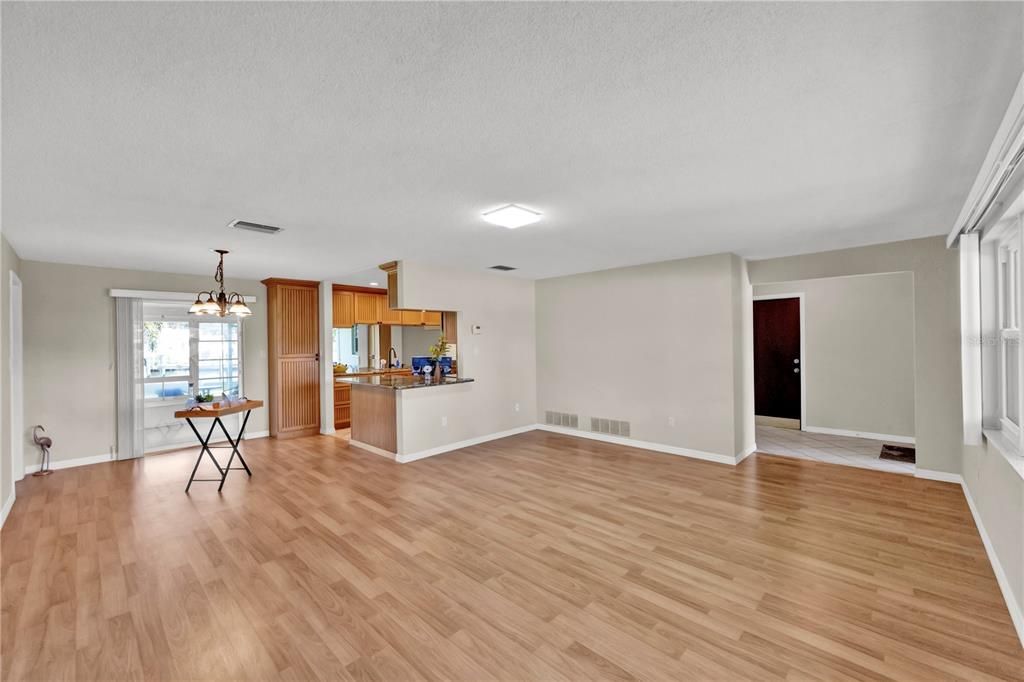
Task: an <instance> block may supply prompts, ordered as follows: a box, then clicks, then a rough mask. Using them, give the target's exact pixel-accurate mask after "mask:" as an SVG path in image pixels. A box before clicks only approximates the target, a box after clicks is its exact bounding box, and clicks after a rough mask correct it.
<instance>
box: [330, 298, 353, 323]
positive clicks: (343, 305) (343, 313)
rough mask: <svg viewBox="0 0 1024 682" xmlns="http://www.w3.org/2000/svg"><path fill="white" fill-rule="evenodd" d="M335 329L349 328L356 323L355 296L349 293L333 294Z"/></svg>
mask: <svg viewBox="0 0 1024 682" xmlns="http://www.w3.org/2000/svg"><path fill="white" fill-rule="evenodd" d="M333 307H334V324H333V326H335V327H351V326H352V325H354V324H355V323H356V311H355V294H353V293H352V292H351V291H335V292H334V306H333Z"/></svg>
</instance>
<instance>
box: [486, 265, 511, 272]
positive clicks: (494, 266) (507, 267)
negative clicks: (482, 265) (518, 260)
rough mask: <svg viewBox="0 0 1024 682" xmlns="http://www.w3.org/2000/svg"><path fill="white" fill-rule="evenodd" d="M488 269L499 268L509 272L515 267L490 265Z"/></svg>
mask: <svg viewBox="0 0 1024 682" xmlns="http://www.w3.org/2000/svg"><path fill="white" fill-rule="evenodd" d="M490 269H491V270H500V271H502V272H509V271H511V270H515V268H514V267H512V266H511V265H492V266H491V268H490Z"/></svg>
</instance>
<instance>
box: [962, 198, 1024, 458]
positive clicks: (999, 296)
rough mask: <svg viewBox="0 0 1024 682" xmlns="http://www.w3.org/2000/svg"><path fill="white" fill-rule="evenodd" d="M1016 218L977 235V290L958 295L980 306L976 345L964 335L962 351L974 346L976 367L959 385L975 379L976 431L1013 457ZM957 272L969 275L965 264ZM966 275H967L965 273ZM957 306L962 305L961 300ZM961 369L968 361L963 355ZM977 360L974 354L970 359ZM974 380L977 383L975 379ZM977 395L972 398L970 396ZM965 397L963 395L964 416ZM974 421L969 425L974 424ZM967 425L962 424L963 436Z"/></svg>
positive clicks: (1021, 362) (1021, 433)
mask: <svg viewBox="0 0 1024 682" xmlns="http://www.w3.org/2000/svg"><path fill="white" fill-rule="evenodd" d="M1021 240H1022V230H1021V216H1019V215H1013V216H1007V217H1005V218H1004V219H1003V220H1000V221H999V222H998V223H997V224H996V225H994V226H992V227H991V228H989V229H987V230H986V231H985V233H984V234H982V236H981V239H980V244H978V247H977V251H976V253H977V260H976V261H975V263H976V267H977V269H975V270H974V271H973V273H974V274H973V276H974V277H977V278H979V280H980V287H977V288H975V289H974V292H973V293H972V292H971V291H969V290H968V291H966V292H964V293H962V297H963V299H962V300H963V301H970V300H971V298H972V295H973V296H977V299H976V300H978V302H979V303H980V305H979V306H978V307H977V315H978V317H976V318H975V319H977V320H978V321H979V322H980V332H981V337H980V344H976V343H975V342H974V341H973V340H972V338H971V337H965V341H964V343H965V348H967V350H968V351H969V350H970V346H968V345H967V344H970V345H973V346H974V347H978V346H980V351H981V352H980V354H979V355H980V361H981V362H980V365H975V367H976V369H975V371H974V372H973V373H970V376H968V375H966V374H965V379H964V385H965V388H966V387H968V381H969V380H972V381H976V382H978V383H976V384H975V385H976V386H979V387H980V398H981V427H982V429H983V430H984V433H985V435H986V437H987V438H988V440H989V441H990V442H992V443H995V444H996V446H997V447H998V449H999V450H1000V451H1002V452H1003V453H1004V454H1006V455H1008V456H1012V457H1018V456H1019V454H1020V453H1021V452H1022V451H1024V448H1022V447H1021V446H1022V443H1024V428H1022V427H1024V421H1022V419H1024V380H1022V379H1024V354H1022V351H1021V322H1022V318H1024V314H1022V310H1021V307H1022V302H1024V296H1022V291H1021V287H1022V285H1024V281H1022V275H1021V272H1020V268H1021V250H1022V248H1021V247H1022V243H1021ZM961 269H962V271H963V272H967V273H971V268H970V260H968V262H967V266H966V267H965V266H964V264H963V262H962V263H961ZM968 276H971V275H970V274H969V275H968ZM962 305H964V303H963V302H962ZM964 357H965V359H964V366H965V367H966V366H967V365H968V364H969V363H970V362H971V356H970V353H969V352H968V354H967V355H965V356H964ZM975 357H977V356H975ZM979 379H980V381H979ZM975 395H977V394H975ZM969 398H971V394H970V393H965V402H964V404H965V414H966V410H967V407H966V406H967V405H968V399H969ZM976 423H977V422H974V424H976ZM967 427H968V423H967V421H966V420H965V430H964V433H965V437H966V436H967Z"/></svg>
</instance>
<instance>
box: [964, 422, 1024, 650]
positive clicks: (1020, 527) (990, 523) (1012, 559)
mask: <svg viewBox="0 0 1024 682" xmlns="http://www.w3.org/2000/svg"><path fill="white" fill-rule="evenodd" d="M963 477H964V485H965V486H966V487H967V490H968V492H969V493H970V495H971V500H972V502H973V503H974V507H975V509H976V512H977V515H978V517H979V518H980V519H981V523H982V525H983V526H984V527H985V532H986V533H987V535H988V538H989V541H990V542H991V545H992V549H993V551H994V552H995V554H996V556H997V557H998V559H999V564H1000V566H1002V569H1003V573H1004V574H1005V575H1006V580H1007V583H1008V584H1009V586H1010V589H1011V590H1012V591H1013V594H1012V595H1011V597H1010V599H1011V600H1012V601H1013V602H1015V603H1016V605H1017V611H1018V613H1024V478H1021V475H1020V474H1019V473H1018V472H1016V471H1014V470H1013V469H1012V468H1011V467H1010V464H1009V462H1007V461H1006V458H1005V457H1004V456H1003V454H1002V453H1000V452H998V451H997V450H996V447H995V446H994V445H991V444H990V443H988V442H987V441H986V442H985V444H984V445H981V446H979V447H973V446H970V445H965V446H963ZM1020 634H1021V638H1022V639H1024V632H1022V633H1020Z"/></svg>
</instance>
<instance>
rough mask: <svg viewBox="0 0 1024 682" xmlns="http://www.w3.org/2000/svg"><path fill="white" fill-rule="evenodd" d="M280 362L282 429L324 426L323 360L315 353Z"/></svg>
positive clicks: (304, 429) (298, 429) (280, 418)
mask: <svg viewBox="0 0 1024 682" xmlns="http://www.w3.org/2000/svg"><path fill="white" fill-rule="evenodd" d="M278 362H279V370H278V371H279V375H280V377H281V385H280V389H279V393H280V396H279V398H278V399H279V401H280V402H279V405H278V419H279V421H278V432H279V433H283V434H288V433H289V432H293V431H311V430H313V429H319V428H320V363H319V361H317V360H316V359H315V358H312V357H292V358H287V359H284V358H282V359H281V360H279V361H278Z"/></svg>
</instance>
